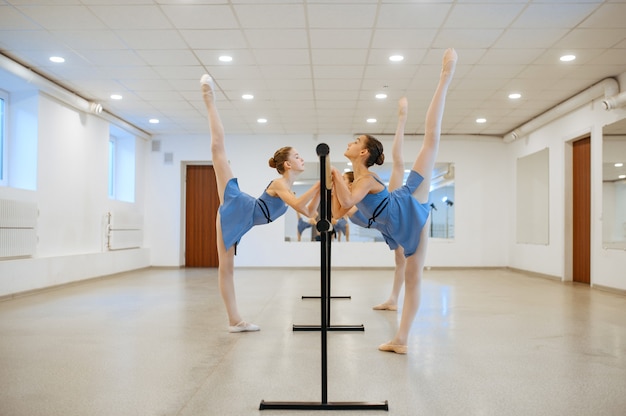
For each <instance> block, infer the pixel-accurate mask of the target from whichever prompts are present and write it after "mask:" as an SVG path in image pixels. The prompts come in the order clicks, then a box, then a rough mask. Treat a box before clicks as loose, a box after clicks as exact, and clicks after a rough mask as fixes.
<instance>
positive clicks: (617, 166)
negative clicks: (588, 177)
mask: <svg viewBox="0 0 626 416" xmlns="http://www.w3.org/2000/svg"><path fill="white" fill-rule="evenodd" d="M613 166H615V167H616V168H621V167H622V166H624V164H623V163H622V162H617V163H616V164H614V165H613Z"/></svg>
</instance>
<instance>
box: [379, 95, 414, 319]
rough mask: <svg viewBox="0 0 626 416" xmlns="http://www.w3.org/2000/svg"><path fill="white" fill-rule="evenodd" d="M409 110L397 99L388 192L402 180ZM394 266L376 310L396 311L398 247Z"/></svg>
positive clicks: (400, 279) (401, 263)
mask: <svg viewBox="0 0 626 416" xmlns="http://www.w3.org/2000/svg"><path fill="white" fill-rule="evenodd" d="M408 111H409V102H408V100H407V99H406V97H402V98H400V100H398V124H397V126H396V134H395V136H394V138H393V144H392V146H391V156H392V161H393V166H392V168H391V176H390V177H389V192H391V191H393V190H394V189H398V188H399V187H401V186H402V182H403V181H404V158H403V157H402V145H403V144H404V127H405V125H406V120H407V116H408ZM394 257H395V264H396V268H395V270H394V274H393V286H392V287H391V293H390V294H389V298H388V299H387V300H386V301H384V302H383V303H381V304H378V305H376V306H374V307H373V308H372V309H374V310H378V311H397V310H398V298H399V297H400V291H401V290H402V284H403V283H404V270H405V259H404V250H403V249H402V247H398V248H397V249H396V250H394Z"/></svg>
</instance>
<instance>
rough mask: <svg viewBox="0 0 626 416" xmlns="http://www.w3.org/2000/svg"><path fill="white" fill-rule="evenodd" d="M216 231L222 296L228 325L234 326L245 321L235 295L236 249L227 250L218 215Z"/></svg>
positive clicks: (218, 215)
mask: <svg viewBox="0 0 626 416" xmlns="http://www.w3.org/2000/svg"><path fill="white" fill-rule="evenodd" d="M215 229H216V231H217V256H218V259H219V268H218V271H217V273H218V282H219V288H220V294H221V295H222V300H223V301H224V306H226V313H227V314H228V325H229V326H234V325H237V324H238V323H240V322H241V321H242V320H243V319H242V318H241V315H239V310H238V309H237V297H236V295H235V281H234V274H235V247H231V248H230V249H229V250H226V248H225V247H224V239H223V238H222V227H220V214H219V213H218V214H217V219H216V224H215Z"/></svg>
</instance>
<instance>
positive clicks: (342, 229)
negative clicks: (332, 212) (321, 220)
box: [334, 218, 348, 234]
mask: <svg viewBox="0 0 626 416" xmlns="http://www.w3.org/2000/svg"><path fill="white" fill-rule="evenodd" d="M346 224H348V221H347V220H346V219H345V218H339V219H338V220H337V223H336V224H335V226H334V229H335V231H337V232H338V233H344V234H345V233H346Z"/></svg>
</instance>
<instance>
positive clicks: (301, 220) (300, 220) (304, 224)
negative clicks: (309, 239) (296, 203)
mask: <svg viewBox="0 0 626 416" xmlns="http://www.w3.org/2000/svg"><path fill="white" fill-rule="evenodd" d="M311 225H312V224H311V223H310V222H308V221H307V220H305V219H304V218H298V234H302V231H304V230H306V229H307V228H311Z"/></svg>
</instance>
